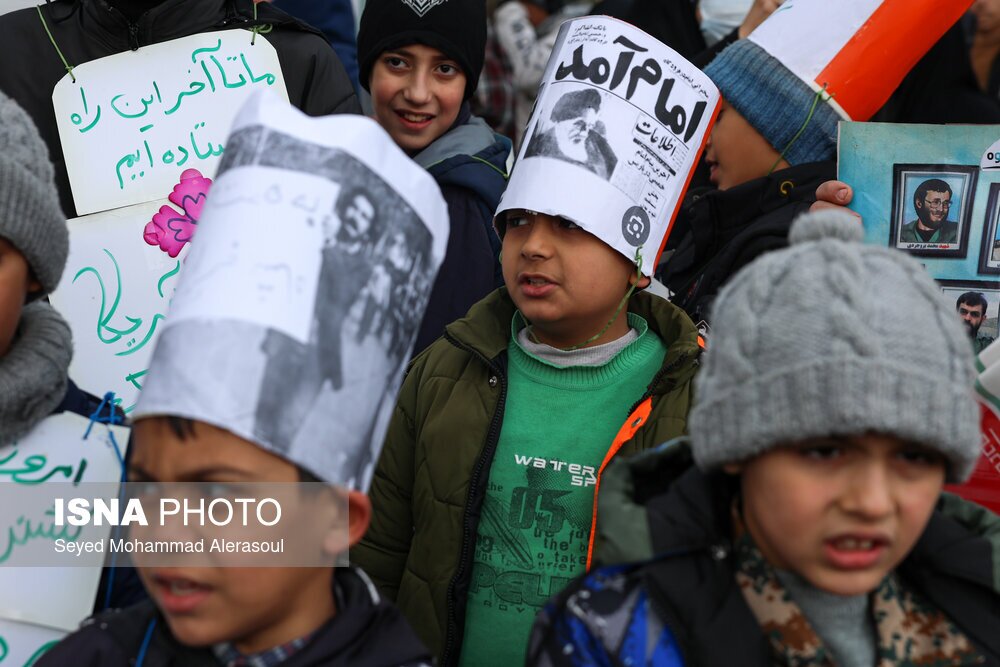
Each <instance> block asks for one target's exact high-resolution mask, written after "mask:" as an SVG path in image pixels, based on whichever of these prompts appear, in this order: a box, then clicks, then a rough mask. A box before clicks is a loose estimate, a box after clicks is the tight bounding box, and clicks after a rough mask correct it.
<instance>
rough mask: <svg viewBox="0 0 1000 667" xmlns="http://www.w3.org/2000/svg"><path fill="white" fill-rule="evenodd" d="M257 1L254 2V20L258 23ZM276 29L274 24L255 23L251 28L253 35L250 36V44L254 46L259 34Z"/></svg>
mask: <svg viewBox="0 0 1000 667" xmlns="http://www.w3.org/2000/svg"><path fill="white" fill-rule="evenodd" d="M257 4H258V3H257V2H254V3H253V22H254V23H255V24H256V23H257ZM273 29H274V26H273V25H271V24H270V23H266V24H264V25H254V26H253V27H252V28H250V32H252V33H253V37H251V38H250V46H254V45H255V44H256V43H257V35H266V34H267V33H269V32H271V30H273Z"/></svg>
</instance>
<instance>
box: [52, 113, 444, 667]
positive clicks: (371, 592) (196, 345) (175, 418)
mask: <svg viewBox="0 0 1000 667" xmlns="http://www.w3.org/2000/svg"><path fill="white" fill-rule="evenodd" d="M315 137H323V139H315ZM324 142H327V143H324ZM227 149H229V150H227V156H228V157H227V160H228V161H227V162H226V163H225V164H224V165H223V168H222V170H221V171H220V175H219V176H218V178H217V179H216V181H215V183H214V184H213V189H212V194H211V195H210V196H209V198H208V200H207V203H206V207H205V210H204V215H203V217H202V220H201V224H200V225H199V234H198V236H197V238H196V239H195V240H194V241H193V245H192V248H191V253H190V254H189V256H188V259H187V267H186V271H185V274H184V277H183V278H182V280H181V282H180V284H179V285H178V289H177V292H176V293H175V295H174V298H173V302H172V304H171V318H170V319H169V320H168V321H167V323H166V328H165V329H164V331H163V332H162V335H161V338H160V340H159V342H158V344H157V347H156V350H155V352H154V356H153V360H152V362H151V366H150V369H149V372H148V381H147V382H146V383H145V385H144V387H143V393H142V395H141V397H140V400H139V403H138V404H137V406H136V409H135V412H134V417H135V419H136V426H135V429H134V434H135V437H134V442H133V444H132V457H131V460H130V463H129V480H130V481H131V482H138V483H140V485H141V488H142V489H143V491H134V490H133V493H137V494H139V495H140V496H141V495H142V494H143V493H152V494H153V497H154V498H155V497H162V498H176V497H178V494H180V493H182V492H184V489H189V488H190V489H191V491H193V492H194V493H197V494H201V495H200V496H195V498H197V497H201V498H203V499H204V498H215V500H214V501H213V502H216V501H224V500H226V499H232V498H234V497H237V498H238V500H239V499H244V500H245V499H249V500H251V501H256V503H257V504H258V505H260V506H263V505H264V504H265V500H264V498H265V494H266V497H267V498H271V497H272V495H273V497H274V498H277V499H278V501H277V502H276V503H275V501H273V500H272V501H271V502H272V505H271V508H272V509H271V510H270V511H269V513H268V515H267V516H272V514H274V512H273V507H274V506H277V507H278V513H277V514H276V515H275V516H276V518H274V519H273V521H272V523H266V521H265V520H259V521H260V524H261V525H263V526H272V525H273V526H274V529H275V531H277V533H272V534H271V535H275V537H273V538H272V537H268V538H267V539H268V541H273V542H274V545H275V546H268V548H266V549H265V548H264V547H263V546H260V547H259V550H258V549H255V548H254V547H253V544H261V541H260V540H244V541H239V538H238V537H237V538H235V541H234V540H231V541H234V544H235V546H233V547H232V548H231V549H230V548H228V547H227V548H226V550H225V551H220V549H222V548H223V546H222V545H221V544H220V545H219V549H216V543H217V542H219V539H217V538H226V537H230V538H232V537H233V535H234V534H235V535H240V534H241V533H234V532H233V531H237V530H239V528H238V524H237V525H234V524H233V523H232V515H230V519H223V520H222V523H221V524H220V523H218V522H217V519H216V518H212V519H211V524H209V523H207V522H206V520H205V519H201V520H200V521H199V519H198V515H197V514H193V515H192V514H191V513H190V512H188V511H187V510H186V511H185V516H184V526H185V528H181V527H179V526H176V525H174V524H172V523H166V524H164V516H165V515H164V513H163V510H162V504H163V502H164V501H162V500H161V501H160V506H161V509H160V510H159V523H157V521H156V516H157V515H156V512H155V510H156V506H155V505H154V507H153V510H149V509H147V513H149V512H150V511H153V514H152V515H148V516H149V517H150V518H149V525H150V526H154V528H153V531H154V533H153V534H154V535H155V536H160V535H163V534H165V531H167V530H170V531H172V532H170V534H169V539H171V540H175V541H182V540H183V538H184V537H187V538H188V541H192V537H194V538H197V537H201V538H202V539H201V542H202V543H206V542H211V544H212V547H211V548H208V547H207V546H206V547H204V548H203V549H202V550H201V551H198V550H197V547H195V549H194V550H195V552H196V553H193V554H189V553H184V554H183V555H175V552H170V553H169V554H167V555H166V556H163V557H160V556H158V555H157V554H159V553H160V552H155V553H153V554H150V553H149V552H148V551H142V550H140V549H138V548H137V549H136V551H135V556H134V558H135V560H136V562H137V565H138V569H139V572H140V576H141V578H142V580H143V583H144V584H145V586H146V588H147V590H148V591H149V593H150V596H151V598H152V600H151V601H147V602H144V603H142V604H140V605H136V606H133V607H130V608H128V609H125V610H119V611H115V612H109V613H105V614H103V615H101V616H98V617H97V618H96V619H94V620H93V622H91V623H89V624H87V625H85V626H84V627H83V628H82V629H81V630H79V631H78V632H77V633H75V634H73V635H71V636H70V637H68V638H67V639H65V640H64V641H63V642H61V643H60V644H59V645H57V646H56V647H55V648H53V649H52V650H51V651H50V652H49V653H48V654H46V655H45V656H44V657H43V658H42V660H41V661H40V662H39V663H38V664H39V665H40V666H44V665H50V666H55V665H60V666H62V665H65V666H67V667H69V666H70V665H72V666H73V667H98V666H99V667H114V666H116V665H121V666H122V667H125V666H126V665H128V666H129V667H149V666H150V665H161V664H176V665H185V666H186V667H193V666H196V665H210V664H211V665H218V664H222V665H228V666H230V667H232V666H234V665H258V664H260V665H285V664H287V665H289V666H291V665H296V666H301V667H307V666H308V667H320V666H328V665H330V666H332V665H371V666H385V665H414V666H415V665H429V664H430V656H429V655H428V653H427V651H426V649H425V648H424V647H423V646H422V645H421V643H420V642H419V640H418V639H417V638H416V636H415V635H414V634H413V632H412V630H411V629H410V628H409V626H408V625H407V624H406V622H405V620H404V619H403V618H402V616H401V615H400V614H399V612H398V611H397V610H396V609H395V608H394V607H393V606H392V605H391V604H389V603H388V602H386V601H385V600H384V599H383V598H382V597H381V596H380V595H379V594H378V592H377V591H376V589H375V587H374V586H373V585H372V583H371V582H370V580H369V579H368V578H367V576H366V575H365V574H364V572H363V571H361V570H360V569H358V568H354V567H337V568H336V569H334V568H333V567H332V564H333V562H334V558H335V557H336V556H337V555H338V554H343V553H344V552H345V551H346V549H347V547H348V546H349V545H350V544H354V543H356V542H357V541H358V540H359V539H360V537H361V535H362V534H363V533H364V532H365V530H366V528H367V526H368V522H369V518H370V516H371V505H370V503H369V500H368V497H367V496H366V494H365V488H366V486H367V481H366V480H367V478H368V476H369V472H368V471H370V468H371V465H372V458H373V457H374V456H375V455H377V447H376V448H375V449H373V448H372V447H371V444H370V443H371V442H378V443H380V442H381V439H382V434H383V432H384V428H385V426H384V424H385V421H384V420H382V419H380V414H381V413H382V412H383V410H382V408H381V406H382V403H383V402H384V400H383V396H382V395H383V394H384V393H388V394H389V395H394V392H395V388H396V387H397V386H398V383H399V380H400V376H401V371H402V360H403V359H405V358H406V357H407V356H408V348H409V346H412V341H413V338H414V336H415V333H416V328H417V325H418V323H419V316H420V309H421V308H422V307H423V304H425V303H426V300H427V296H428V292H429V284H430V282H431V281H432V280H433V272H434V269H435V268H436V266H437V265H438V264H439V263H440V258H441V256H442V255H443V249H444V246H445V244H446V242H447V239H446V227H445V224H446V223H445V222H444V220H445V218H444V216H445V210H446V209H445V205H444V201H443V200H442V199H441V197H440V194H439V193H437V192H436V191H435V190H434V188H433V184H432V180H431V178H430V177H429V176H428V175H427V174H426V173H425V172H424V171H423V170H421V169H419V168H418V167H417V166H416V165H414V164H412V163H410V162H409V161H407V160H405V158H404V157H403V155H402V153H401V152H400V151H399V150H398V149H397V148H396V147H395V146H394V145H393V144H392V142H391V141H390V139H389V137H388V136H387V135H386V134H385V133H384V132H383V131H382V130H381V129H380V128H378V126H377V125H376V124H375V123H374V122H372V121H370V120H368V119H364V118H360V117H346V116H340V117H326V118H319V119H308V118H307V117H305V116H304V115H302V114H301V113H299V112H298V111H296V110H294V109H292V108H291V107H288V106H287V105H285V104H283V103H282V102H280V101H279V100H278V99H277V98H275V97H271V96H269V94H268V95H263V94H258V95H257V96H256V97H254V98H251V100H250V102H249V103H248V104H247V106H246V107H244V109H243V110H242V111H241V112H240V116H239V117H237V120H236V123H235V125H234V130H233V132H232V134H231V135H230V137H229V140H228V141H227ZM390 182H392V183H393V185H392V186H390V185H389V183H390ZM415 193H416V194H415ZM421 193H422V194H421ZM359 198H362V199H365V200H366V201H369V202H370V201H379V202H380V203H382V204H384V207H385V208H386V209H391V211H389V210H384V211H383V216H382V218H381V224H380V225H379V226H376V225H373V224H368V222H367V221H360V220H358V219H351V217H352V216H354V217H358V216H360V217H365V216H367V213H365V212H362V211H359V210H353V211H352V210H351V205H352V203H353V205H354V206H355V207H356V208H357V207H359V206H361V204H360V203H359V202H358V200H359ZM415 198H416V199H420V198H422V199H420V201H418V202H417V203H411V202H413V201H414V200H415ZM344 202H347V203H346V204H345V203H344ZM368 213H370V211H369V212H368ZM366 220H367V218H366ZM337 230H339V232H340V233H338V231H337ZM399 231H403V232H404V233H406V234H407V235H409V236H414V235H422V236H424V237H427V238H428V240H429V241H428V246H429V248H428V255H429V256H428V257H426V258H424V259H422V260H421V261H420V262H419V264H420V266H419V267H415V268H414V270H413V271H412V272H411V274H407V275H406V276H403V277H402V278H400V280H401V283H400V284H393V285H390V286H389V288H390V289H396V288H405V289H408V290H409V292H408V294H409V297H410V300H411V303H410V304H408V306H409V308H411V309H412V312H411V311H408V312H409V315H408V316H400V315H398V314H397V315H396V317H395V321H394V325H393V326H395V327H396V329H393V330H383V331H382V332H380V334H382V335H379V336H375V337H369V336H366V337H364V340H363V341H362V342H363V343H364V346H363V347H361V348H352V349H351V350H342V349H341V348H342V347H347V345H348V343H341V344H338V345H335V346H334V347H333V348H332V349H326V348H324V347H323V345H324V341H317V340H315V338H314V336H313V334H312V332H315V331H316V330H319V331H323V329H324V327H326V326H327V325H329V328H334V325H336V328H337V332H336V335H338V336H339V335H340V333H341V332H340V330H341V329H346V330H349V331H351V332H352V333H353V332H354V330H355V328H356V327H358V326H359V325H358V321H359V320H360V319H361V314H360V311H361V310H362V308H361V306H362V300H361V298H360V291H361V290H355V293H354V294H353V299H354V302H353V305H352V306H350V307H343V308H341V307H340V306H342V305H343V303H342V302H343V301H344V299H345V296H344V294H343V293H342V292H343V291H344V290H343V289H338V288H339V287H341V283H346V284H349V285H356V284H357V283H358V278H359V275H360V276H361V278H365V277H370V276H371V275H372V274H373V271H372V266H370V265H365V264H364V263H363V262H361V263H358V262H355V263H350V262H346V261H345V260H344V257H346V256H350V257H357V256H358V254H359V252H360V251H359V248H365V247H369V246H376V245H378V244H379V242H380V241H381V238H376V236H380V235H382V234H388V233H395V232H399ZM279 232H280V233H279ZM323 237H325V245H324V238H323ZM234 249H238V250H236V251H235V252H234ZM338 250H339V251H340V252H339V258H337V259H333V260H331V259H330V256H331V255H335V254H337V253H335V252H334V251H338ZM365 257H367V255H366V256H365ZM367 258H368V259H369V260H370V261H371V262H374V261H375V259H374V258H371V257H367ZM310 267H311V268H310ZM247 271H249V273H247ZM275 276H277V278H275ZM248 278H249V279H248ZM361 282H362V283H363V282H364V281H363V280H362V281H361ZM310 285H312V287H310ZM275 294H277V297H276V298H275V296H274V295H275ZM206 304H207V305H206ZM282 305H284V306H287V307H285V308H284V309H282ZM331 306H335V307H333V308H331ZM334 312H336V314H335V315H333V314H332V313H334ZM388 316H389V315H388V313H387V314H386V317H388ZM331 318H336V319H337V322H336V323H331V322H326V321H325V320H329V319H331ZM295 322H300V323H301V324H302V326H303V328H302V331H299V332H297V333H296V332H295V331H294V327H295V326H296V325H295ZM397 329H398V330H397ZM293 334H294V335H293ZM328 334H329V332H328ZM276 337H283V338H285V339H287V341H288V342H287V344H285V345H274V344H271V343H273V339H274V338H276ZM386 338H389V339H390V340H393V341H394V342H392V343H391V344H386V343H385V339H386ZM400 338H401V339H402V340H403V341H405V342H404V343H402V345H403V347H405V348H407V349H404V350H402V351H400V350H398V349H397V348H398V347H399V346H400V343H399V342H398V340H397V339H400ZM349 340H350V341H351V344H353V341H354V336H350V337H349ZM373 340H374V341H375V342H373ZM269 341H270V342H269ZM317 349H319V350H323V351H324V354H323V355H319V356H317V355H316V350H317ZM349 353H350V354H349ZM333 354H337V355H341V354H342V356H343V358H342V359H330V358H329V356H330V355H333ZM324 355H325V356H324ZM303 356H304V357H306V358H309V359H312V360H313V361H314V365H315V364H319V363H320V362H322V363H323V364H328V365H329V364H333V365H336V366H337V369H338V373H337V375H336V379H335V380H334V379H333V378H330V377H327V378H326V380H327V382H326V384H324V385H323V386H322V390H323V391H322V393H321V395H320V396H317V397H313V398H314V399H315V400H313V401H312V403H311V405H310V406H308V407H310V408H311V410H308V411H306V416H305V417H301V419H300V422H301V423H300V424H299V426H300V427H301V428H300V429H299V430H298V431H295V430H292V431H290V430H288V429H286V428H284V427H282V428H272V427H270V426H271V425H269V424H261V421H266V420H271V419H277V418H278V417H279V416H278V415H275V414H274V413H273V411H271V410H270V409H266V410H261V409H260V406H259V401H258V408H257V409H256V410H255V409H254V402H253V400H252V396H253V394H254V393H255V392H256V393H257V394H258V395H259V396H260V395H266V394H268V393H278V394H284V395H286V397H287V396H288V395H289V394H290V392H289V390H290V388H292V387H294V386H295V385H296V384H297V383H298V382H300V381H302V382H305V379H304V378H302V377H297V376H298V375H300V374H301V366H302V364H301V358H302V357H303ZM282 365H283V366H284V367H285V368H286V369H288V373H286V376H287V375H292V377H286V378H285V381H284V383H283V384H278V383H277V380H276V379H275V378H274V374H273V373H270V371H271V370H272V369H273V368H275V367H281V366H282ZM342 388H343V389H344V391H340V390H341V389H342ZM329 392H338V393H337V395H336V400H335V401H327V402H326V403H323V399H322V397H323V396H327V395H329ZM348 394H351V395H348ZM293 398H294V397H293ZM248 399H249V400H248ZM359 400H360V401H365V403H364V404H363V405H362V404H360V403H359ZM176 483H184V484H186V485H187V486H184V485H180V486H184V489H181V490H179V489H178V486H179V485H178V484H176ZM303 483H306V484H303ZM261 484H267V485H268V486H266V487H261V486H260V485H261ZM238 500H237V502H238ZM184 501H185V503H190V502H194V501H193V500H192V499H191V498H189V497H187V496H185V500H184ZM185 506H187V505H185ZM250 507H251V515H252V514H253V507H254V505H253V504H251V505H250ZM243 511H244V518H243V522H244V524H245V523H246V521H247V519H246V518H245V516H246V515H245V512H246V506H244V510H243ZM236 512H237V514H238V513H239V508H238V507H237V510H236ZM209 515H210V516H211V517H216V516H217V515H216V514H211V510H209ZM222 516H223V517H225V516H226V515H225V512H224V511H222ZM258 516H260V514H259V513H258ZM189 518H190V520H191V521H193V522H194V524H193V525H194V528H187V526H188V525H189V524H188V520H189ZM164 525H169V526H170V528H169V529H168V528H165V527H164ZM250 525H251V526H254V525H255V524H254V523H253V521H252V520H251V523H250ZM157 526H158V527H157ZM135 530H137V529H136V528H134V527H133V531H135ZM143 530H149V529H148V528H144V529H143ZM157 530H158V531H159V532H155V531H157ZM242 534H245V535H247V536H248V537H250V538H255V537H259V535H260V533H257V532H252V533H242ZM278 536H280V537H282V538H283V539H282V540H281V542H280V543H279V542H278V541H277V537H278ZM139 539H147V540H148V539H149V538H148V537H147V536H145V534H141V536H140V538H139ZM286 542H287V543H288V545H286V544H285V543H286ZM148 543H149V544H152V543H153V542H152V541H149V542H148ZM243 544H249V545H250V546H249V547H245V546H242V545H243ZM279 544H280V546H278V545H279ZM232 549H237V551H236V552H235V555H232V554H233V553H234V552H233V551H232ZM247 549H249V550H250V551H249V554H250V555H247V556H244V555H243V554H246V553H248V552H247ZM140 554H142V555H140ZM248 565H252V567H247V566H248Z"/></svg>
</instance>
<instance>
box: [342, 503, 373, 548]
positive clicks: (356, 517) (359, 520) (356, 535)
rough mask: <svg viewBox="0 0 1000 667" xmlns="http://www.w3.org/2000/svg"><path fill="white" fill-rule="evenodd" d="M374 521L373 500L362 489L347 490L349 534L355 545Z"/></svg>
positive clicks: (349, 538)
mask: <svg viewBox="0 0 1000 667" xmlns="http://www.w3.org/2000/svg"><path fill="white" fill-rule="evenodd" d="M371 522H372V501H371V500H369V499H368V494H366V493H362V492H361V491H348V492H347V534H348V540H349V542H350V545H351V546H352V547H353V546H354V545H355V544H357V543H358V542H360V541H361V538H362V537H364V536H365V533H366V532H367V531H368V525H369V524H370V523H371Z"/></svg>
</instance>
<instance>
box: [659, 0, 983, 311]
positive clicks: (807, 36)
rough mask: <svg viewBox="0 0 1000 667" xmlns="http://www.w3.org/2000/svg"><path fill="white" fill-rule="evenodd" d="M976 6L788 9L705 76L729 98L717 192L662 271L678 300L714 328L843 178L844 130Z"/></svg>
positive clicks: (863, 4)
mask: <svg viewBox="0 0 1000 667" xmlns="http://www.w3.org/2000/svg"><path fill="white" fill-rule="evenodd" d="M969 4H971V2H969V1H967V0H961V1H960V2H956V3H944V4H942V3H940V2H933V1H927V0H922V1H921V2H919V3H916V4H914V3H909V4H907V5H906V7H905V9H903V8H902V7H901V6H900V7H899V8H893V7H892V6H890V5H891V3H886V2H884V1H883V0H851V2H843V3H836V4H831V3H826V2H823V1H822V0H806V1H805V2H796V3H794V4H793V5H783V6H782V7H781V8H780V9H779V10H777V11H776V12H775V13H774V14H773V15H772V16H771V17H769V18H768V19H767V20H766V21H765V22H764V23H763V24H761V26H760V27H758V28H757V29H756V30H755V31H754V32H753V33H751V35H750V36H749V37H748V38H746V39H741V40H739V41H737V42H736V43H735V44H733V45H732V46H730V47H728V48H727V49H726V50H725V51H723V52H722V53H721V54H720V55H719V56H718V57H717V58H715V60H713V61H712V62H711V63H710V64H709V65H708V66H707V67H706V68H705V73H706V74H708V76H709V77H711V79H712V81H713V82H714V83H715V84H716V85H717V86H718V87H719V90H720V91H721V93H722V96H723V98H724V99H725V104H724V106H723V110H722V112H721V113H720V115H719V119H718V121H717V122H716V125H715V127H714V129H713V131H712V136H711V139H710V141H709V144H708V146H707V148H706V153H705V159H706V162H707V163H708V165H709V167H710V173H711V176H710V177H711V180H712V182H713V183H714V184H715V185H716V186H717V188H718V190H717V191H707V192H693V193H691V194H690V195H689V196H688V199H687V200H686V202H685V206H684V208H682V210H681V213H680V215H679V216H678V219H677V226H678V229H677V231H676V232H675V233H674V234H672V235H671V241H670V244H669V245H668V247H667V250H668V252H669V254H667V253H665V256H668V259H667V260H666V261H665V263H664V264H663V265H662V266H661V267H660V270H659V272H658V274H657V277H658V278H659V279H660V280H661V281H662V282H663V283H664V284H665V285H666V286H667V287H668V289H670V291H671V292H673V293H674V295H675V296H674V297H673V302H674V303H676V304H677V305H679V306H680V307H681V308H683V309H684V310H685V311H686V312H687V313H688V314H689V315H690V316H691V317H692V319H694V320H695V321H700V320H705V321H707V320H708V319H709V311H710V309H711V305H712V301H713V300H714V298H715V295H716V294H717V293H718V290H719V289H720V288H721V286H722V285H723V284H725V282H726V281H727V280H728V279H729V277H730V276H732V275H733V273H735V272H736V271H738V270H739V269H740V268H741V267H742V266H744V265H745V264H747V263H748V262H750V261H751V260H753V259H754V258H755V257H757V256H758V255H761V254H763V253H766V252H769V251H771V250H775V249H777V248H781V247H784V246H785V245H787V243H788V229H789V228H790V226H791V223H792V221H793V220H794V219H795V217H796V216H798V215H799V214H801V213H803V212H805V211H807V210H808V209H809V208H810V206H811V205H812V203H813V202H814V201H815V199H816V196H815V193H816V190H817V188H818V186H819V185H821V184H822V183H824V182H826V181H829V180H832V179H833V178H834V177H835V175H836V166H835V164H834V160H835V158H836V148H837V124H838V122H840V121H841V120H847V121H850V120H854V121H864V120H867V119H868V118H870V117H871V116H872V114H874V113H875V112H876V111H877V110H878V109H879V108H880V107H881V106H882V105H883V104H884V103H885V101H886V100H887V99H888V98H889V96H890V95H891V94H892V92H893V91H894V90H895V88H896V87H897V86H898V85H899V83H900V81H902V79H903V77H904V76H905V75H906V73H907V72H908V71H909V70H910V68H911V67H912V66H913V65H914V64H915V63H916V62H917V61H918V60H919V59H920V57H921V56H922V55H923V54H924V53H925V52H926V51H927V50H928V49H930V48H931V47H932V46H933V45H934V43H935V42H936V41H937V39H938V38H939V37H940V36H941V35H942V34H943V33H944V32H945V31H946V30H947V29H948V27H949V26H950V25H952V24H953V23H954V22H955V21H956V20H958V18H959V17H960V16H961V15H962V13H963V11H964V9H965V8H967V7H968V5H969ZM945 5H947V6H945ZM894 12H895V13H894ZM901 13H905V15H906V20H905V21H902V20H901ZM921 18H922V19H923V20H921ZM789 35H795V39H789V37H788V36H789ZM805 45H808V46H805ZM708 230H711V231H708Z"/></svg>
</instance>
